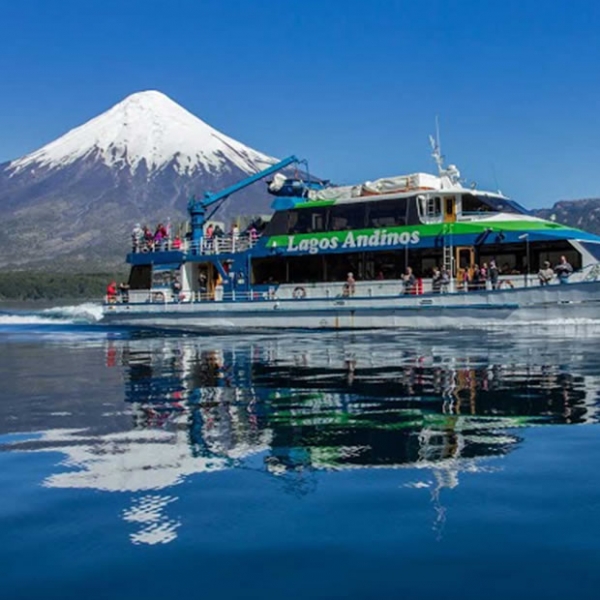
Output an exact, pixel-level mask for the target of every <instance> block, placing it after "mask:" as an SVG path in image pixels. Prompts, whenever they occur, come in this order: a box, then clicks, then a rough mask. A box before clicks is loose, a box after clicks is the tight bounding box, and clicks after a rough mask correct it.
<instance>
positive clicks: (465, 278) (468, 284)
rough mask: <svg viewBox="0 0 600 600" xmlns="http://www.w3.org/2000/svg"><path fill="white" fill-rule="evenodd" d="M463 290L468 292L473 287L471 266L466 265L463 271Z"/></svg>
mask: <svg viewBox="0 0 600 600" xmlns="http://www.w3.org/2000/svg"><path fill="white" fill-rule="evenodd" d="M462 285H463V291H464V292H468V291H469V288H470V287H471V278H470V277H469V267H465V268H464V269H463V272H462Z"/></svg>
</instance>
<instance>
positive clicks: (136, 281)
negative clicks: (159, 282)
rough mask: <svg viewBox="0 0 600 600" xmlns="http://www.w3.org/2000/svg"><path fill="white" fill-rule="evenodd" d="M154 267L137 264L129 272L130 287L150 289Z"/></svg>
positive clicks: (133, 288)
mask: <svg viewBox="0 0 600 600" xmlns="http://www.w3.org/2000/svg"><path fill="white" fill-rule="evenodd" d="M151 277H152V267H151V266H150V265H136V266H135V267H132V269H131V273H130V274H129V281H128V284H129V287H130V289H132V290H149V289H150V283H151V281H152V279H151Z"/></svg>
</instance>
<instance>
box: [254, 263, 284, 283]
mask: <svg viewBox="0 0 600 600" xmlns="http://www.w3.org/2000/svg"><path fill="white" fill-rule="evenodd" d="M251 273H252V284H253V285H264V284H268V285H271V284H273V285H274V284H278V283H285V282H286V280H287V269H286V260H285V259H284V258H280V257H268V258H256V259H252V271H251Z"/></svg>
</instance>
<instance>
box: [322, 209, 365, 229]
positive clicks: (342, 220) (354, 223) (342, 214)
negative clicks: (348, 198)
mask: <svg viewBox="0 0 600 600" xmlns="http://www.w3.org/2000/svg"><path fill="white" fill-rule="evenodd" d="M330 211H331V212H330V214H329V227H330V229H332V230H333V231H344V230H346V229H363V228H364V226H365V212H366V211H365V205H364V204H363V203H361V204H338V205H334V206H332V207H331V209H330Z"/></svg>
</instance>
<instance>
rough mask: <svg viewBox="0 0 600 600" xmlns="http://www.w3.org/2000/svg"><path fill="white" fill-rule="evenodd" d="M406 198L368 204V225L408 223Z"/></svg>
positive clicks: (389, 225)
mask: <svg viewBox="0 0 600 600" xmlns="http://www.w3.org/2000/svg"><path fill="white" fill-rule="evenodd" d="M407 206H408V202H407V199H406V198H398V199H397V200H384V201H383V202H371V203H370V204H368V206H367V215H368V216H367V227H373V228H380V227H398V226H401V225H406V208H407Z"/></svg>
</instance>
